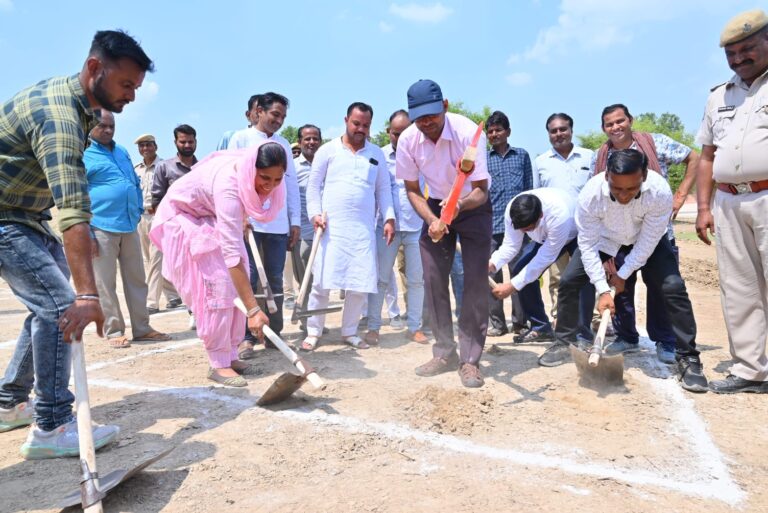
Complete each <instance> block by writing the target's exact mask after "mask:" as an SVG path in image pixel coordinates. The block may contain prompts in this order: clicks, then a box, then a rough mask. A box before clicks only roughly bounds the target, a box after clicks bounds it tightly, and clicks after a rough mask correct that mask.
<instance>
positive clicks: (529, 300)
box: [512, 239, 595, 338]
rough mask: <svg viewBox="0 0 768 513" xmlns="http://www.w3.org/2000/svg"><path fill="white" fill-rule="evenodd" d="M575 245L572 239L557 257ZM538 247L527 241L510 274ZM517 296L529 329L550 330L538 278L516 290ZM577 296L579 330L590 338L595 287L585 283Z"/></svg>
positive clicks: (569, 252)
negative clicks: (528, 323) (529, 325)
mask: <svg viewBox="0 0 768 513" xmlns="http://www.w3.org/2000/svg"><path fill="white" fill-rule="evenodd" d="M576 247H577V244H576V239H573V240H572V241H570V242H569V243H568V244H566V245H565V247H563V249H562V251H560V254H559V255H558V256H557V258H560V257H561V256H563V254H564V253H568V254H569V255H573V252H574V251H576ZM540 248H541V244H539V243H538V242H534V241H529V242H528V243H527V244H526V245H525V246H523V249H522V251H520V256H519V257H518V259H517V262H516V263H515V265H514V266H513V267H512V276H515V275H517V273H519V272H520V271H522V270H523V269H524V268H525V266H527V265H528V264H529V263H530V261H531V260H533V258H534V257H535V256H536V255H537V254H538V252H539V249H540ZM518 296H519V297H520V304H521V305H522V306H523V312H524V313H525V316H526V317H527V318H528V320H530V321H531V329H532V330H534V331H538V332H540V333H541V332H544V333H546V332H551V331H552V324H551V323H550V322H549V317H548V316H547V311H546V309H545V308H544V301H542V299H541V287H540V284H539V280H536V281H533V282H531V283H529V284H528V285H526V286H525V287H523V289H522V290H521V291H519V292H518ZM579 298H580V300H579V319H580V321H579V331H580V332H581V334H582V335H583V336H585V337H587V338H591V335H592V333H591V330H590V323H591V320H592V309H593V308H594V304H595V288H594V287H593V286H592V284H587V285H585V286H584V287H582V289H581V291H580V293H579Z"/></svg>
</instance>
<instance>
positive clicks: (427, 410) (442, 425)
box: [402, 385, 494, 435]
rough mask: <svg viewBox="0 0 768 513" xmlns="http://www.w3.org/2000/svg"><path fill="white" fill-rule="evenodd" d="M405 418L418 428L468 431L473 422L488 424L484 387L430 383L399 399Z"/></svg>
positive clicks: (488, 403)
mask: <svg viewBox="0 0 768 513" xmlns="http://www.w3.org/2000/svg"><path fill="white" fill-rule="evenodd" d="M402 406H403V410H404V411H405V413H406V415H407V418H408V421H409V423H410V424H411V425H413V426H414V427H416V428H419V429H427V430H430V431H436V432H438V433H451V434H461V435H470V434H472V432H473V430H474V428H475V426H476V425H477V426H485V428H486V429H487V428H488V427H489V424H490V423H489V422H488V421H487V415H488V413H490V411H491V410H492V409H493V406H494V405H493V396H492V395H491V394H490V392H488V391H484V390H483V391H477V392H469V391H466V390H446V389H443V388H440V387H437V386H433V385H430V386H428V387H426V388H423V389H421V390H420V391H418V392H416V393H415V394H413V395H411V396H410V397H408V398H406V399H405V400H403V401H402Z"/></svg>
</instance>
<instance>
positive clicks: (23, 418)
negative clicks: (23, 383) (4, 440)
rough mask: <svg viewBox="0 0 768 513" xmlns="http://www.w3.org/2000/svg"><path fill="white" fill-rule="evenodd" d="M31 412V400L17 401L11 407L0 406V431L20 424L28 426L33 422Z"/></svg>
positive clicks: (2, 431)
mask: <svg viewBox="0 0 768 513" xmlns="http://www.w3.org/2000/svg"><path fill="white" fill-rule="evenodd" d="M33 414H34V405H33V404H32V401H27V402H25V403H19V404H17V405H16V406H14V407H13V408H0V433H4V432H5V431H10V430H11V429H16V428H19V427H22V426H29V425H30V424H32V422H33V418H32V416H33Z"/></svg>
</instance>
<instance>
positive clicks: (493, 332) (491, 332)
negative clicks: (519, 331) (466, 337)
mask: <svg viewBox="0 0 768 513" xmlns="http://www.w3.org/2000/svg"><path fill="white" fill-rule="evenodd" d="M507 333H509V332H508V331H507V330H502V329H500V328H496V327H494V326H491V327H490V328H488V332H487V335H488V336H489V337H500V336H502V335H506V334H507Z"/></svg>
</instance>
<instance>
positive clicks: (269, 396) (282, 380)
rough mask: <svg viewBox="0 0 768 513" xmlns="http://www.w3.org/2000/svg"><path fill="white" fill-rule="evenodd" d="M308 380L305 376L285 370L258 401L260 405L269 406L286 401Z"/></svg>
mask: <svg viewBox="0 0 768 513" xmlns="http://www.w3.org/2000/svg"><path fill="white" fill-rule="evenodd" d="M306 382H307V378H306V377H305V376H301V375H298V374H293V373H291V372H285V373H283V374H281V375H280V376H279V377H278V378H277V379H276V380H275V382H274V383H272V385H270V387H269V388H268V389H267V391H266V392H264V394H263V395H262V396H261V397H259V400H258V401H256V404H257V405H258V406H269V405H270V404H277V403H280V402H282V401H285V400H286V399H288V398H289V397H291V396H292V395H293V393H294V392H295V391H297V390H298V389H300V388H301V386H302V385H303V384H304V383H306Z"/></svg>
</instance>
